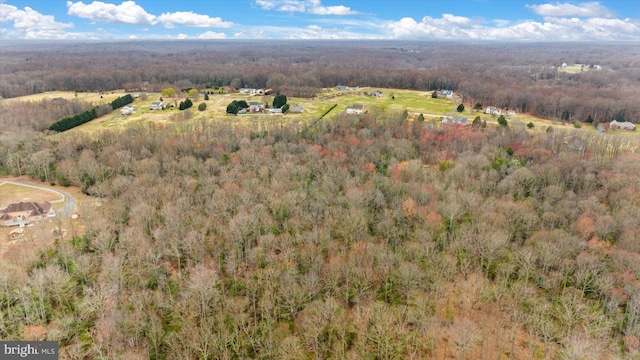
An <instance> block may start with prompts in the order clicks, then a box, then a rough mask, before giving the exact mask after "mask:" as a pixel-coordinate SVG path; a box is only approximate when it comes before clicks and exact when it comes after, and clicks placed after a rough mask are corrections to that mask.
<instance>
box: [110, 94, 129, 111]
mask: <svg viewBox="0 0 640 360" xmlns="http://www.w3.org/2000/svg"><path fill="white" fill-rule="evenodd" d="M132 102H133V96H131V94H127V95H124V96H120V97H118V98H117V99H115V100H113V101H112V102H111V108H112V109H113V110H116V109H119V108H121V107H123V106H125V105H129V104H131V103H132Z"/></svg>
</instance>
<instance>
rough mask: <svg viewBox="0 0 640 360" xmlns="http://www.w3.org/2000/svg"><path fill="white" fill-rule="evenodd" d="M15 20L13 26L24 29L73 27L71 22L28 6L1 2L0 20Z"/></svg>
mask: <svg viewBox="0 0 640 360" xmlns="http://www.w3.org/2000/svg"><path fill="white" fill-rule="evenodd" d="M9 21H13V27H14V28H16V29H23V30H33V29H39V30H49V31H51V30H62V29H66V28H70V27H73V24H71V23H60V22H57V21H55V19H54V17H53V16H51V15H43V14H40V13H39V12H37V11H35V10H33V9H32V8H30V7H28V6H26V7H25V8H24V9H22V10H20V9H18V8H17V7H15V6H12V5H7V4H0V22H9Z"/></svg>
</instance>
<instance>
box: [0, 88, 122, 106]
mask: <svg viewBox="0 0 640 360" xmlns="http://www.w3.org/2000/svg"><path fill="white" fill-rule="evenodd" d="M124 93H125V92H124V91H123V90H113V91H108V92H104V93H99V92H79V93H77V96H76V93H75V92H73V91H47V92H44V93H39V94H33V95H26V96H20V97H16V98H9V99H3V100H2V101H3V102H5V103H8V104H10V103H12V102H33V101H42V100H53V99H56V98H63V99H66V100H73V99H78V100H84V101H90V102H92V103H93V104H95V105H100V104H105V103H108V102H111V101H112V100H115V99H116V98H117V97H119V96H122V95H123V94H124ZM101 96H102V97H101Z"/></svg>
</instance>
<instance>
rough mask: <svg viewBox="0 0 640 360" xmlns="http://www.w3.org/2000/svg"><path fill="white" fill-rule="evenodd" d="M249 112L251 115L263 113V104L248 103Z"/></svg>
mask: <svg viewBox="0 0 640 360" xmlns="http://www.w3.org/2000/svg"><path fill="white" fill-rule="evenodd" d="M249 111H250V112H252V113H256V112H263V111H264V104H263V103H259V102H256V101H252V102H250V103H249Z"/></svg>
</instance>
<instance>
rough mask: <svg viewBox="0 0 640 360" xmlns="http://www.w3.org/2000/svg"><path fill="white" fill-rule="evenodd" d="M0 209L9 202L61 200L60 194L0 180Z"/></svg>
mask: <svg viewBox="0 0 640 360" xmlns="http://www.w3.org/2000/svg"><path fill="white" fill-rule="evenodd" d="M0 193H1V194H2V196H0V209H4V208H5V207H7V206H9V205H10V204H13V203H17V202H27V201H37V202H41V201H49V202H52V201H56V200H61V199H62V196H60V194H56V193H54V192H51V191H45V190H40V189H34V188H31V187H27V186H21V185H14V184H8V183H3V182H2V180H0Z"/></svg>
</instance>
